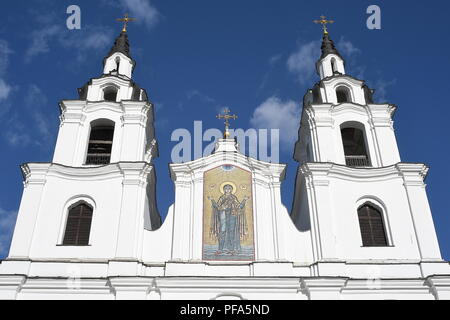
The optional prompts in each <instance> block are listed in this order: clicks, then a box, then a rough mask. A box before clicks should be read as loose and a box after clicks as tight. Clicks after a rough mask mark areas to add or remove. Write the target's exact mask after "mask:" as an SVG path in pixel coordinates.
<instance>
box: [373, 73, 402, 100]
mask: <svg viewBox="0 0 450 320" xmlns="http://www.w3.org/2000/svg"><path fill="white" fill-rule="evenodd" d="M396 83H397V79H393V80H390V81H385V80H382V79H380V80H377V81H376V82H375V88H376V90H375V94H374V100H375V101H376V102H381V103H383V102H386V101H387V88H388V87H390V86H393V85H395V84H396Z"/></svg>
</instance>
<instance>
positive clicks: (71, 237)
mask: <svg viewBox="0 0 450 320" xmlns="http://www.w3.org/2000/svg"><path fill="white" fill-rule="evenodd" d="M92 211H93V210H92V207H91V206H89V205H88V204H86V203H80V204H78V205H77V206H75V207H72V208H71V209H69V214H68V217H67V223H66V231H65V233H64V240H63V245H66V246H87V245H88V244H89V235H90V232H91V222H92Z"/></svg>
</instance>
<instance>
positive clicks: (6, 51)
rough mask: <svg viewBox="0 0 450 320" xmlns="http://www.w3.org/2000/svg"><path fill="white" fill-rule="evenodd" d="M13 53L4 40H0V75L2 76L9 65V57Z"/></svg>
mask: <svg viewBox="0 0 450 320" xmlns="http://www.w3.org/2000/svg"><path fill="white" fill-rule="evenodd" d="M11 53H13V51H12V50H11V49H10V48H9V44H8V42H7V41H5V40H1V39H0V75H3V74H4V73H5V71H6V68H7V67H8V65H9V55H10V54H11Z"/></svg>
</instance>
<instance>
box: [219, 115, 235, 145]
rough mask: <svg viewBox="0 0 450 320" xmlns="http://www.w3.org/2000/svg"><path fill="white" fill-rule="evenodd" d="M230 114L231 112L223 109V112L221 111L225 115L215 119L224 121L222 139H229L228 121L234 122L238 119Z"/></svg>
mask: <svg viewBox="0 0 450 320" xmlns="http://www.w3.org/2000/svg"><path fill="white" fill-rule="evenodd" d="M230 112H231V111H230V109H228V108H225V110H223V113H225V114H219V115H217V119H224V120H225V132H224V133H223V137H224V138H225V139H228V138H230V131H229V128H230V121H229V120H230V119H233V120H236V119H237V118H238V117H237V115H235V114H233V115H230Z"/></svg>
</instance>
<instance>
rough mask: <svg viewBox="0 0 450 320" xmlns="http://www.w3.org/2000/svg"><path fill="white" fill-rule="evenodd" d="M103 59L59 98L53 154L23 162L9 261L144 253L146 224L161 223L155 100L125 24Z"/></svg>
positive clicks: (129, 257) (20, 265)
mask: <svg viewBox="0 0 450 320" xmlns="http://www.w3.org/2000/svg"><path fill="white" fill-rule="evenodd" d="M125 21H126V23H127V22H128V21H131V18H128V17H127V16H126V20H125ZM103 64H104V69H103V74H102V75H101V76H100V77H97V78H93V79H91V80H90V81H89V82H87V83H86V84H85V85H84V86H83V87H82V88H80V89H78V94H79V97H78V99H76V100H63V101H61V102H60V104H59V106H60V110H61V116H60V128H59V133H58V139H57V143H56V147H55V152H54V156H53V160H52V162H50V163H26V164H24V165H22V172H23V176H24V193H23V197H22V201H21V205H20V209H19V214H18V218H17V223H16V227H15V231H14V237H13V240H12V244H11V249H10V253H9V257H8V259H7V260H6V261H4V263H3V267H4V268H8V266H11V267H12V268H16V269H18V270H21V269H24V268H25V269H26V268H27V263H25V262H24V261H33V260H36V259H38V260H42V259H44V260H45V259H49V260H55V259H62V260H64V259H94V258H95V259H100V260H102V259H103V260H105V261H109V263H110V264H111V263H113V262H114V261H124V260H125V261H140V259H141V255H142V243H143V233H144V230H155V229H158V228H159V227H160V225H161V219H160V216H159V213H158V210H157V206H156V199H155V183H156V178H155V172H154V167H153V164H152V162H153V159H154V158H155V157H157V156H158V147H157V142H156V138H155V130H154V125H153V123H154V107H153V104H152V103H151V102H150V100H149V98H148V96H147V93H146V91H145V90H144V89H143V88H141V87H140V86H139V85H138V84H136V83H135V82H134V81H133V79H132V73H133V69H134V67H135V61H134V60H133V58H132V57H131V53H130V44H129V40H128V33H127V30H126V27H124V29H123V30H122V32H121V33H120V34H119V36H118V37H117V39H116V40H115V42H114V45H113V46H112V48H111V50H110V51H109V53H108V55H107V56H106V58H105V59H104V61H103Z"/></svg>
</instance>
